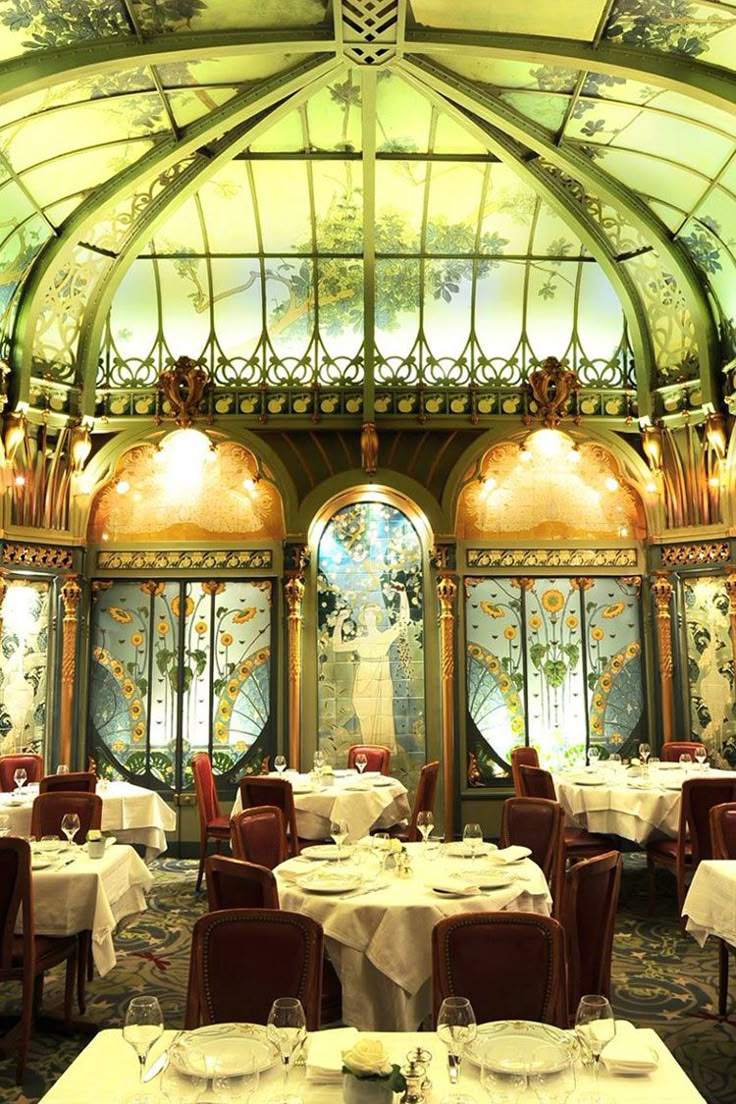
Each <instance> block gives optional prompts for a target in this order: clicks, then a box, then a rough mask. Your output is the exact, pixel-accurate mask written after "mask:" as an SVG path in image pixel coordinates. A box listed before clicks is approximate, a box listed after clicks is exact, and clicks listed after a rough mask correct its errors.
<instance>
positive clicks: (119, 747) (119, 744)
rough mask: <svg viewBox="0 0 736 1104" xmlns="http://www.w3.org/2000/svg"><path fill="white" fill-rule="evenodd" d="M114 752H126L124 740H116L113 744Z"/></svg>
mask: <svg viewBox="0 0 736 1104" xmlns="http://www.w3.org/2000/svg"><path fill="white" fill-rule="evenodd" d="M112 750H113V751H125V741H124V740H114V741H113V743H112Z"/></svg>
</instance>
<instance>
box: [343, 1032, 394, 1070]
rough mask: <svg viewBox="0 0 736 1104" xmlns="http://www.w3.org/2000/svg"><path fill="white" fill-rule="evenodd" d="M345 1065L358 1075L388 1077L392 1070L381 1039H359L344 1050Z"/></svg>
mask: <svg viewBox="0 0 736 1104" xmlns="http://www.w3.org/2000/svg"><path fill="white" fill-rule="evenodd" d="M342 1061H343V1065H345V1066H347V1067H348V1069H349V1070H350V1071H351V1072H352V1073H355V1074H357V1075H358V1076H366V1075H368V1076H371V1075H373V1076H378V1077H388V1076H389V1074H390V1073H391V1070H392V1068H393V1067H392V1065H391V1062H390V1061H389V1059H388V1057H387V1055H386V1051H385V1050H384V1047H383V1043H382V1042H381V1040H380V1039H358V1042H357V1043H356V1044H355V1045H354V1046H352V1047H351V1048H350V1050H344V1051H343V1052H342Z"/></svg>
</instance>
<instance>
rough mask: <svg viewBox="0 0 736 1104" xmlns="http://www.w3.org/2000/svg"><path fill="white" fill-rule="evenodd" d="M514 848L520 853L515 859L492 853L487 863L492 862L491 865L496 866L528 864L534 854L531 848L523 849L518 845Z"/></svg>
mask: <svg viewBox="0 0 736 1104" xmlns="http://www.w3.org/2000/svg"><path fill="white" fill-rule="evenodd" d="M512 846H513V847H514V848H515V849H516V851H517V852H518V854H517V855H515V856H514V857H513V858H511V859H507V858H505V857H504V855H502V854H501V853H500V852H499V851H491V853H490V855H487V856H486V861H488V862H490V863H491V865H493V864H495V865H496V866H518V865H519V863H523V862H526V860H527V859H528V858H530V856H531V853H532V851H531V848H530V847H522V846H521V845H520V844H518V843H517V844H512ZM522 852H523V854H522Z"/></svg>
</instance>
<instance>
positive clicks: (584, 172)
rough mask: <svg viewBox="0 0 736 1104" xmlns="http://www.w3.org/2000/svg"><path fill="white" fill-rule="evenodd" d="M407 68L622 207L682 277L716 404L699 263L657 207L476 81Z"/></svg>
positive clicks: (711, 334)
mask: <svg viewBox="0 0 736 1104" xmlns="http://www.w3.org/2000/svg"><path fill="white" fill-rule="evenodd" d="M402 69H404V70H406V69H408V70H410V71H412V72H415V73H416V74H417V75H418V76H419V80H420V81H421V82H422V83H423V84H424V85H425V87H427V88H432V89H434V90H435V91H436V92H439V93H440V95H444V96H446V97H447V98H449V99H450V100H452V101H453V102H454V103H455V104H457V105H458V106H459V107H461V108H463V109H465V110H467V111H470V112H472V113H473V114H474V115H477V116H479V117H480V118H481V119H482V120H483V121H484V122H486V123H488V124H489V125H491V126H493V127H496V128H498V129H500V130H501V131H503V132H505V133H506V134H508V135H509V136H510V137H512V138H514V139H515V140H516V141H519V142H521V143H523V144H524V145H525V146H528V147H529V148H530V149H532V150H534V152H535V153H538V154H540V155H541V156H543V157H544V158H545V159H546V160H547V161H549V162H551V163H552V164H553V165H555V166H556V167H557V168H559V169H562V171H563V172H565V173H569V175H570V176H571V177H573V178H575V179H577V180H580V181H581V183H582V184H584V185H585V186H586V187H588V188H590V189H591V191H593V192H595V193H597V194H598V195H599V196H601V197H602V198H603V199H604V200H605V201H606V202H607V203H610V204H611V206H612V207H615V208H617V209H618V210H619V211H620V212H621V213H622V214H624V215H625V216H626V218H627V219H628V220H629V222H631V224H632V225H633V226H634V227H635V228H636V229H637V230H638V231H639V232H640V233H641V234H642V235H643V236H644V237H645V238H646V239H647V240H648V241H649V242H650V243H651V244H652V245H653V246H654V247H655V248H656V249H657V251H658V252H659V253H660V255H661V256H662V257H663V259H664V260H665V261H666V263H667V264H668V265H669V267H670V268H671V269H672V271H673V272H674V274H675V275H676V277H677V279H678V281H679V282H680V285H681V288H682V292H683V294H684V295H685V298H686V301H687V305H688V309H689V310H690V312H691V314H692V317H693V322H694V325H695V333H696V338H697V342H698V351H699V367H700V380H701V384H702V392H703V401H704V402H706V403H713V402H714V401H715V396H716V394H717V389H716V383H715V380H716V377H717V373H718V368H719V364H718V335H717V329H716V323H715V319H714V318H713V314H712V312H711V310H710V307H709V305H708V298H707V293H706V291H705V289H704V287H703V284H702V282H701V278H700V275H699V273H698V271H697V269H696V267H695V264H694V262H693V261H692V260H691V258H690V257H689V256H688V255H687V253H686V251H685V250H684V249H683V247H682V246H681V245H680V244H679V243H677V242H674V241H673V240H672V237H671V235H670V233H669V231H668V230H667V228H666V227H665V226H664V224H663V223H662V222H661V221H660V220H659V219H658V218H657V216H656V215H655V214H654V212H653V211H650V210H649V208H648V207H646V205H645V204H644V203H643V202H641V201H640V200H638V199H637V197H636V196H634V195H628V194H626V193H625V192H624V190H623V188H622V187H621V185H620V184H618V182H617V181H615V180H613V179H612V178H611V177H610V176H609V175H608V174H607V173H606V172H604V171H602V170H601V169H600V168H598V166H597V165H595V164H593V163H592V162H591V161H590V160H589V159H588V158H586V157H585V156H584V155H583V154H581V153H579V152H578V151H577V150H575V149H573V148H572V147H571V146H570V145H569V144H567V143H566V144H564V145H563V146H557V145H556V143H555V142H554V140H553V139H552V138H550V137H549V135H548V134H547V133H546V132H545V131H543V129H542V128H541V127H539V126H537V125H535V124H534V123H532V122H530V121H529V120H527V119H525V118H524V117H523V116H521V115H519V114H518V113H517V112H516V111H514V110H513V109H512V108H510V107H508V106H507V105H506V104H503V103H502V102H501V101H500V100H496V99H495V98H492V97H490V96H485V95H484V94H483V93H482V92H481V91H480V90H479V89H478V87H477V86H476V85H475V84H473V82H472V81H468V80H466V79H465V78H463V77H460V76H458V75H457V74H455V73H453V72H451V71H450V70H447V69H444V68H442V67H440V66H437V65H435V64H434V63H432V62H426V61H420V60H419V59H417V58H412V59H411V60H405V61H404V62H402Z"/></svg>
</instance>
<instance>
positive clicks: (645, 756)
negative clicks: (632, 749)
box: [639, 744, 652, 767]
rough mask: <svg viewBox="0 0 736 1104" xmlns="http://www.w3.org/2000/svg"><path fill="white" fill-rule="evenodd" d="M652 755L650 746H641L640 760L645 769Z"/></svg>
mask: <svg viewBox="0 0 736 1104" xmlns="http://www.w3.org/2000/svg"><path fill="white" fill-rule="evenodd" d="M651 754H652V749H651V748H650V746H649V744H639V758H640V759H641V761H642V763H643V764H644V766H645V767H646V765H647V762H648V761H649V756H650V755H651Z"/></svg>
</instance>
